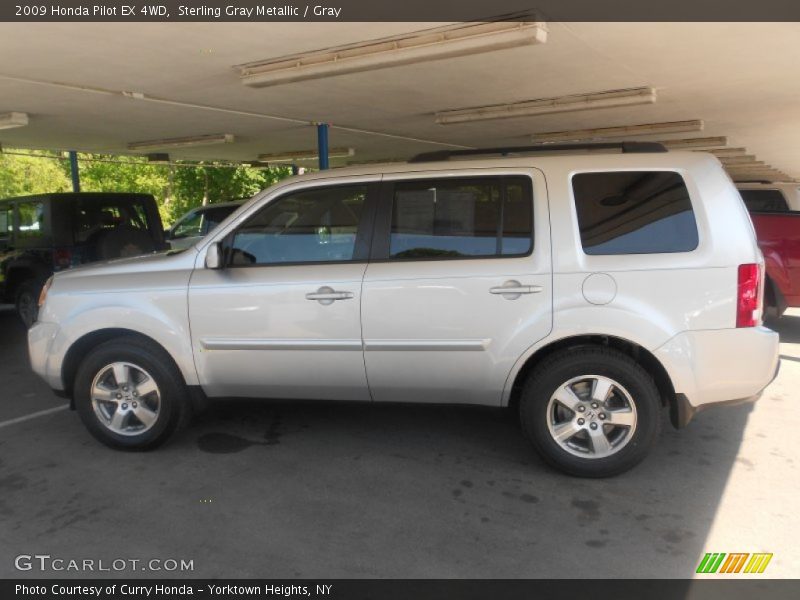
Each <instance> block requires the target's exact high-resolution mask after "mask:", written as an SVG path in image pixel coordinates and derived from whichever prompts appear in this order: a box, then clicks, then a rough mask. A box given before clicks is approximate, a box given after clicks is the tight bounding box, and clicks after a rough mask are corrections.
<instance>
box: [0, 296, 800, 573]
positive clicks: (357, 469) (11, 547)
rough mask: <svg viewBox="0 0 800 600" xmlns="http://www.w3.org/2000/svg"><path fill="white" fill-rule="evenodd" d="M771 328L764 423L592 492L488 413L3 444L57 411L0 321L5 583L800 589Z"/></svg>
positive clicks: (362, 417) (63, 427)
mask: <svg viewBox="0 0 800 600" xmlns="http://www.w3.org/2000/svg"><path fill="white" fill-rule="evenodd" d="M778 328H779V329H780V330H781V336H782V341H783V343H782V345H781V354H782V356H783V364H782V369H781V374H780V377H779V378H778V380H777V381H776V382H775V383H774V384H773V385H772V386H771V387H770V388H769V389H768V390H767V392H766V393H765V395H764V397H763V398H762V399H761V400H760V401H759V402H758V403H757V404H756V405H755V406H753V407H751V406H740V407H735V408H727V409H718V410H715V411H708V412H706V413H703V414H701V415H699V416H698V417H697V418H696V420H695V421H694V422H693V423H692V424H691V425H690V427H689V428H688V429H685V430H683V431H681V432H676V431H674V430H672V429H671V427H669V426H667V427H665V430H664V434H663V436H662V438H661V440H660V443H659V444H658V446H657V448H656V449H655V451H654V452H653V454H652V455H651V456H650V457H649V458H648V459H647V460H646V461H645V462H644V463H643V464H642V465H640V466H639V467H638V468H636V469H635V470H634V471H632V472H630V473H627V474H625V475H623V476H620V477H617V478H615V479H610V480H602V481H589V480H579V479H572V478H569V477H566V476H563V475H560V474H558V473H555V472H553V471H551V470H550V469H548V468H546V467H545V466H544V465H543V464H542V463H541V461H540V460H539V459H538V457H537V456H536V455H535V454H534V453H533V452H532V451H531V449H530V448H529V447H528V445H527V443H526V442H525V441H524V440H523V438H522V435H521V433H520V431H519V428H518V426H517V424H516V422H515V419H514V418H513V415H511V414H510V413H508V412H503V411H493V410H479V409H468V408H442V407H400V406H368V405H352V404H345V405H326V404H319V403H317V404H310V403H309V404H305V403H301V404H293V403H277V404H255V403H246V404H241V403H237V404H235V405H225V406H220V407H217V408H215V409H213V410H212V411H211V412H210V413H208V414H206V415H204V416H203V417H202V418H201V419H200V420H198V422H196V423H195V424H194V425H193V426H192V427H191V428H189V429H187V430H185V431H184V432H183V433H182V434H181V435H180V436H179V437H178V438H177V439H175V440H174V441H173V442H172V443H170V444H168V445H167V446H166V447H164V448H163V449H161V450H159V451H156V452H150V453H124V452H115V451H112V450H109V449H107V448H105V447H104V446H101V445H100V444H98V443H97V442H95V441H94V440H93V439H92V438H90V437H89V435H88V433H86V432H85V431H84V429H83V427H82V425H81V424H80V422H79V420H78V417H77V415H75V414H74V413H71V412H69V411H65V410H59V411H56V412H54V413H50V414H46V415H44V416H39V417H36V418H33V419H30V420H26V421H22V422H15V423H11V424H7V425H3V423H5V422H7V421H9V420H11V419H14V418H16V417H20V416H23V415H27V414H31V413H35V412H37V411H41V410H45V409H51V408H54V407H58V406H61V405H63V401H61V400H59V399H57V398H55V397H54V396H52V394H51V393H50V391H49V390H48V389H47V387H46V386H45V385H44V384H43V383H42V382H40V381H39V380H38V379H37V378H36V377H34V376H33V375H32V374H31V373H30V372H29V371H28V367H27V357H26V349H25V344H24V333H25V332H24V331H23V329H22V327H21V326H20V325H19V324H18V322H17V320H16V319H15V318H14V316H13V315H12V313H11V312H10V311H8V310H2V311H0V338H2V339H0V382H2V386H0V540H1V541H0V577H19V576H37V577H41V576H42V575H43V574H41V573H38V572H29V573H20V572H18V571H16V570H15V569H14V565H13V561H14V557H15V556H17V555H18V554H35V553H44V554H50V555H52V556H53V557H56V556H58V557H63V558H67V559H69V558H80V559H82V558H95V559H103V560H105V561H110V560H112V559H114V558H138V559H147V558H176V559H186V560H193V561H194V571H193V572H191V573H184V574H180V573H173V574H171V575H173V576H182V575H184V576H194V577H223V576H225V577H257V576H260V577H267V576H268V577H274V578H281V577H287V578H291V577H312V578H331V577H399V578H403V577H459V578H460V577H487V578H505V577H512V578H513V577H564V578H571V577H614V578H622V577H690V576H692V575H693V573H694V570H695V568H696V566H697V564H698V562H699V559H700V557H702V555H703V553H704V552H773V553H774V558H773V560H772V562H771V563H770V565H769V567H768V569H767V571H766V573H765V574H764V575H762V576H761V577H764V576H768V577H792V576H796V575H797V565H798V564H800V547H798V545H797V543H796V540H797V539H798V537H800V519H798V517H797V513H796V511H795V509H794V507H795V506H796V504H797V499H798V492H800V484H799V483H798V482H799V481H800V478H798V471H797V465H798V461H800V458H796V455H795V452H794V450H793V447H794V440H795V436H797V435H798V431H800V410H798V407H797V406H796V400H797V398H798V394H797V392H796V390H797V389H798V386H799V385H800V312H798V311H795V312H792V313H790V314H789V315H787V316H786V317H784V319H783V320H782V321H781V322H780V325H779V327H778ZM121 574H123V575H131V574H132V573H131V572H130V571H127V572H123V573H121ZM44 575H45V576H47V575H48V573H45V574H44ZM51 575H58V576H63V575H73V576H81V574H80V573H51ZM83 575H84V576H86V575H87V574H83ZM88 575H91V574H88ZM148 575H149V576H158V575H159V574H158V573H148Z"/></svg>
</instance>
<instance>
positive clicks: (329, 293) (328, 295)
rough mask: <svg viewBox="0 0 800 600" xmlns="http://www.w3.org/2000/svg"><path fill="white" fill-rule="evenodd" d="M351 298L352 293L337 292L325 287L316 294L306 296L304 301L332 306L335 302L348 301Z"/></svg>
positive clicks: (311, 293)
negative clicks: (313, 301) (314, 301)
mask: <svg viewBox="0 0 800 600" xmlns="http://www.w3.org/2000/svg"><path fill="white" fill-rule="evenodd" d="M351 298H353V292H337V291H336V290H334V289H333V288H332V287H329V286H327V285H324V286H322V287H321V288H319V289H318V290H317V291H316V292H310V293H308V294H306V300H316V301H317V302H319V303H320V304H322V305H325V306H327V305H329V304H333V303H334V302H336V301H337V300H350V299H351Z"/></svg>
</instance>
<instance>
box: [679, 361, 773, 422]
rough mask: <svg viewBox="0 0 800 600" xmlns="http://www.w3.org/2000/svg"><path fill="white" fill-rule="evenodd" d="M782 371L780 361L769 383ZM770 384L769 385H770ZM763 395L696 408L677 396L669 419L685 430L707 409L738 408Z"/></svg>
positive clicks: (682, 395)
mask: <svg viewBox="0 0 800 600" xmlns="http://www.w3.org/2000/svg"><path fill="white" fill-rule="evenodd" d="M780 369H781V363H780V360H779V361H778V366H777V367H776V368H775V375H773V377H772V379H771V380H770V382H769V383H772V382H773V381H775V378H776V377H777V376H778V372H779V371H780ZM769 383H768V384H767V385H769ZM764 387H765V388H766V386H764ZM763 393H764V390H763V389H762V390H761V391H760V392H758V393H757V394H753V395H752V396H748V397H747V398H737V399H735V400H723V401H721V402H712V403H708V404H700V405H699V406H696V407H695V406H692V404H691V403H690V402H689V399H688V398H687V397H686V396H685V395H684V394H675V400H674V401H673V402H672V404H670V407H669V419H670V421H671V422H672V426H673V427H674V428H675V429H683V428H684V427H686V426H687V425H688V424H689V423H690V422H691V421H692V419H693V418H694V416H695V415H696V414H697V413H699V412H702V411H704V410H705V409H707V408H715V407H717V406H738V405H740V404H748V403H752V402H755V401H756V400H758V399H759V398H761V395H762V394H763Z"/></svg>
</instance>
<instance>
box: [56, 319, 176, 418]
mask: <svg viewBox="0 0 800 600" xmlns="http://www.w3.org/2000/svg"><path fill="white" fill-rule="evenodd" d="M125 337H128V338H138V339H140V340H145V341H147V342H148V343H150V344H154V345H155V346H157V347H159V348H160V349H161V350H162V351H163V352H164V353H165V354H166V355H167V356H169V358H170V360H171V361H172V363H173V365H174V366H175V369H176V371H177V372H178V373H181V379H182V382H181V383H183V384H184V385H186V380H185V377H184V375H183V373H182V372H181V369H180V367H179V365H178V363H177V361H176V360H175V358H174V357H173V356H172V354H170V352H169V350H167V349H166V348H165V347H164V346H163V344H160V343H159V342H158V340H155V339H153V338H152V337H150V336H148V335H145V334H143V333H140V332H138V331H133V330H132V329H125V328H122V327H108V328H105V329H98V330H95V331H91V332H89V333H86V334H84V335H83V336H81V337H80V338H78V339H77V340H75V342H73V344H72V345H71V346H70V347H69V349H68V350H67V352H66V354H65V355H64V361H63V363H62V364H61V380H62V382H63V384H64V392H65V393H66V395H67V396H69V398H70V408H72V409H74V408H75V407H74V402H75V400H74V395H73V393H72V392H73V386H74V384H75V376H76V374H77V372H78V368H79V367H80V364H81V360H82V359H83V358H84V357H85V356H86V355H87V354H88V353H89V352H90V351H91V350H92V349H93V348H95V347H97V346H99V345H100V344H103V343H105V342H108V341H111V340H114V339H118V338H125Z"/></svg>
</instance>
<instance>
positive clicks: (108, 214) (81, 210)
mask: <svg viewBox="0 0 800 600" xmlns="http://www.w3.org/2000/svg"><path fill="white" fill-rule="evenodd" d="M115 229H116V230H118V229H136V230H139V231H148V227H147V211H146V209H145V206H144V203H143V202H140V201H131V200H123V199H116V198H113V197H109V198H96V197H95V198H91V197H89V198H78V199H76V201H75V229H74V232H75V241H76V242H87V241H89V242H91V241H94V240H96V239H97V238H98V236H99V235H100V233H102V232H103V231H106V230H115Z"/></svg>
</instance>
